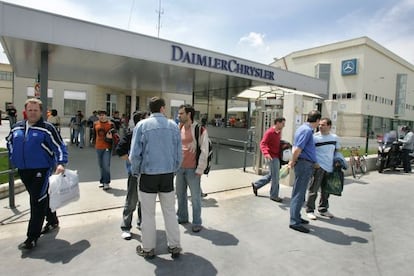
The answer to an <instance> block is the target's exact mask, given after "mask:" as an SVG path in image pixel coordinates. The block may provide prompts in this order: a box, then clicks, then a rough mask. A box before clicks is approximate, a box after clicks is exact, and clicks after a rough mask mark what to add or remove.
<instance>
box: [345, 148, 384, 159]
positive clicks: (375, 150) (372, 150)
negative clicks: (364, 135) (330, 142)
mask: <svg viewBox="0 0 414 276" xmlns="http://www.w3.org/2000/svg"><path fill="white" fill-rule="evenodd" d="M340 152H341V153H342V154H343V155H344V157H349V156H351V152H350V150H349V149H347V148H342V149H341V150H340ZM377 153H378V150H377V149H368V155H371V154H377ZM359 155H365V149H363V148H360V149H359Z"/></svg>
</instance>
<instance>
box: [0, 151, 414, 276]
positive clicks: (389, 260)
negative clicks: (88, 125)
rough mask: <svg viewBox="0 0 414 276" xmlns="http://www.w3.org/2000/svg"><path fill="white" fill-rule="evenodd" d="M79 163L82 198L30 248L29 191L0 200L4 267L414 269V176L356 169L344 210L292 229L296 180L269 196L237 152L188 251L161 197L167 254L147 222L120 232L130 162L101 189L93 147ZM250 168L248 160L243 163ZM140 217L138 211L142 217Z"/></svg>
mask: <svg viewBox="0 0 414 276" xmlns="http://www.w3.org/2000/svg"><path fill="white" fill-rule="evenodd" d="M69 150H70V158H71V160H70V166H69V167H71V168H76V169H78V170H79V175H80V180H81V183H80V188H81V199H80V200H79V201H77V202H74V203H71V204H69V205H67V206H65V207H63V208H62V209H60V210H58V213H59V216H60V224H61V227H60V229H59V230H58V231H55V232H52V233H50V234H47V235H44V236H42V237H41V238H40V239H39V243H38V247H36V248H35V249H34V250H32V251H31V252H21V251H19V250H18V249H17V245H18V244H19V243H20V242H22V241H23V240H24V239H25V233H26V228H27V220H28V216H29V214H28V213H29V206H28V196H27V193H26V192H24V193H21V194H18V195H16V209H10V208H8V199H3V200H0V225H1V226H0V245H1V246H0V256H1V257H0V260H1V264H2V266H1V275H29V274H30V275H48V274H56V275H100V274H101V275H115V274H117V275H124V274H125V275H126V274H131V273H134V274H138V275H305V274H307V275H334V274H336V275H412V274H413V272H412V269H413V268H414V265H413V264H412V260H413V259H414V234H413V231H412V229H413V226H414V223H413V221H412V219H411V217H412V213H413V211H414V203H413V201H412V195H413V193H414V185H413V180H414V175H412V174H402V173H398V172H393V173H391V172H386V173H384V174H378V173H377V172H371V173H369V174H368V175H365V176H363V177H362V178H361V179H359V180H354V179H352V178H350V177H347V178H346V185H345V190H344V193H343V196H342V197H332V198H331V201H330V205H331V209H330V210H331V211H332V212H333V213H334V214H335V215H336V217H335V218H334V219H331V220H327V219H322V218H320V219H318V220H316V221H312V222H311V224H310V229H311V233H310V234H302V233H299V232H296V231H292V230H290V229H289V228H288V222H289V200H290V193H291V188H290V187H288V186H281V192H280V196H281V197H282V198H283V199H284V202H283V203H281V204H278V203H275V202H273V201H270V200H269V199H268V187H267V186H266V187H265V188H263V189H262V190H260V191H259V196H258V197H254V196H253V194H252V191H251V188H250V186H249V183H250V182H251V181H252V180H254V179H257V177H258V176H256V175H254V174H252V173H244V172H243V171H242V170H241V169H239V168H237V166H239V163H237V162H241V161H240V158H237V156H233V155H232V154H236V153H233V152H230V151H224V150H223V156H226V157H228V159H227V158H226V160H224V159H222V162H224V163H226V164H224V165H223V164H219V165H218V166H215V167H214V170H213V171H212V172H211V173H210V175H209V176H208V177H203V180H202V186H203V189H204V191H205V192H208V193H209V196H208V197H207V198H206V199H204V201H203V213H202V217H203V222H204V223H203V224H204V227H205V229H203V230H202V231H201V232H200V233H197V234H194V233H192V232H191V226H180V230H181V243H182V246H183V249H184V252H183V255H182V256H181V257H180V258H179V259H177V260H173V259H171V257H170V255H169V254H168V253H167V249H166V237H165V231H164V226H163V220H162V215H161V211H160V208H159V206H157V229H158V230H157V237H158V241H157V248H156V254H157V257H156V258H155V259H153V260H150V261H146V260H144V259H143V258H141V257H139V256H137V255H136V254H135V247H136V246H137V245H139V244H140V238H141V236H140V231H139V230H138V229H133V233H134V236H133V239H132V240H131V241H124V240H122V239H121V237H120V233H121V232H120V229H119V225H120V219H121V213H122V204H123V201H124V197H125V193H126V179H125V172H124V170H123V163H122V162H121V161H120V160H119V159H117V158H114V159H113V163H112V165H113V167H112V169H113V170H112V172H113V179H114V180H113V183H112V186H113V189H112V190H109V191H108V192H104V191H102V190H101V189H99V188H97V185H98V183H97V182H96V179H97V168H96V164H95V153H94V151H93V150H92V149H90V148H86V149H83V150H81V149H78V148H76V147H72V146H70V147H69ZM239 167H240V166H239ZM134 222H135V219H134Z"/></svg>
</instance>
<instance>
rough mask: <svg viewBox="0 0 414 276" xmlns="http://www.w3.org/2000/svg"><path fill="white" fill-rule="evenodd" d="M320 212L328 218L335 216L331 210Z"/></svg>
mask: <svg viewBox="0 0 414 276" xmlns="http://www.w3.org/2000/svg"><path fill="white" fill-rule="evenodd" d="M319 214H320V215H321V216H323V217H327V218H333V217H334V215H332V214H331V213H330V212H329V211H326V212H319Z"/></svg>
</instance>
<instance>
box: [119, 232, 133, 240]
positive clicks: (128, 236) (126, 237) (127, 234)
mask: <svg viewBox="0 0 414 276" xmlns="http://www.w3.org/2000/svg"><path fill="white" fill-rule="evenodd" d="M121 237H122V238H123V239H124V240H130V239H131V237H132V235H131V232H129V231H122V234H121Z"/></svg>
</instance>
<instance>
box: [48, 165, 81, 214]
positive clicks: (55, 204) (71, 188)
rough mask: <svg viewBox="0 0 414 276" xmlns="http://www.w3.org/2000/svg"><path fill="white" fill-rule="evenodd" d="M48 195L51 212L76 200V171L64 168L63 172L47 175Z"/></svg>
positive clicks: (77, 179)
mask: <svg viewBox="0 0 414 276" xmlns="http://www.w3.org/2000/svg"><path fill="white" fill-rule="evenodd" d="M49 197H50V202H49V205H50V209H52V212H54V211H56V209H58V208H60V207H63V206H65V205H67V204H68V203H70V202H72V201H77V200H78V199H79V197H80V195H79V176H78V171H73V170H69V169H65V172H64V173H63V174H62V173H61V174H54V175H51V176H50V177H49Z"/></svg>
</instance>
